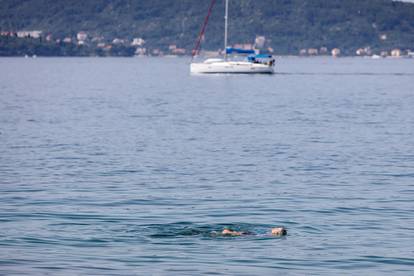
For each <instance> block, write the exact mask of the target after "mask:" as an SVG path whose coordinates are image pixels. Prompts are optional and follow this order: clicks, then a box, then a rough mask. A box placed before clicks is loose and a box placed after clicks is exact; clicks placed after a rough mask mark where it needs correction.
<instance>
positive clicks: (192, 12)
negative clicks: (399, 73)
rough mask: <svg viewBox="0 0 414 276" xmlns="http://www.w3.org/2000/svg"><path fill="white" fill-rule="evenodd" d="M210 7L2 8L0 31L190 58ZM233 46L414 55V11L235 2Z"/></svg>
mask: <svg viewBox="0 0 414 276" xmlns="http://www.w3.org/2000/svg"><path fill="white" fill-rule="evenodd" d="M209 4H210V0H0V30H1V31H2V32H6V31H19V30H41V31H43V34H46V33H50V34H52V35H53V37H54V38H62V39H63V38H64V37H67V36H72V37H75V36H76V34H77V33H78V32H79V31H85V32H86V33H87V34H88V36H89V37H101V38H102V37H103V38H104V39H106V40H107V41H112V40H113V39H114V38H121V39H124V38H125V39H129V40H131V39H133V38H136V37H140V38H143V39H144V40H145V46H146V47H150V48H155V47H158V48H160V49H167V48H168V45H171V44H176V45H177V47H180V48H185V49H187V51H188V50H190V49H191V48H192V47H193V46H194V41H195V39H196V37H197V34H198V32H199V30H200V28H201V25H202V22H203V20H204V17H205V16H206V14H207V10H208V6H209ZM223 15H224V0H217V3H216V6H215V7H214V9H213V13H212V15H211V18H210V23H209V25H208V27H207V32H206V35H205V42H204V44H203V48H204V49H211V50H216V49H218V48H222V47H223V46H222V44H223V25H224V23H223ZM229 32H230V36H229V40H230V41H229V42H230V44H234V43H253V41H254V39H255V37H256V36H258V35H259V36H265V37H266V41H267V45H268V46H270V47H272V48H273V49H274V50H275V53H277V54H288V53H290V54H292V53H293V54H297V53H298V51H299V50H300V49H302V48H320V47H327V48H328V49H332V48H334V47H338V48H341V49H343V51H348V52H352V51H355V49H357V48H359V47H367V46H369V47H371V48H372V49H377V50H380V49H387V50H390V49H393V48H400V49H412V48H414V4H411V3H403V2H396V1H391V0H230V11H229Z"/></svg>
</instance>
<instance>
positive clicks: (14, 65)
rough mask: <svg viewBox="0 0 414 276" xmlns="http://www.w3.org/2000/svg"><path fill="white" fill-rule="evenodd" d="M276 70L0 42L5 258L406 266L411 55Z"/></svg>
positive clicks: (31, 269)
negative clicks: (225, 232) (232, 233)
mask: <svg viewBox="0 0 414 276" xmlns="http://www.w3.org/2000/svg"><path fill="white" fill-rule="evenodd" d="M276 72H277V73H276V74H274V75H190V73H189V60H188V59H185V58H182V59H181V58H177V59H173V58H170V59H169V58H37V59H23V58H3V59H0V274H2V275H202V274H204V275H207V274H211V275H276V274H278V273H280V274H283V275H344V274H352V275H389V274H392V275H410V274H411V275H412V271H413V270H414V235H413V233H414V59H379V60H372V59H363V58H338V59H333V58H279V59H277V63H276ZM274 226H284V227H286V228H287V230H288V234H287V236H285V237H272V236H269V235H267V233H268V231H269V230H270V228H271V227H274ZM225 227H231V228H234V229H236V230H242V231H250V232H253V233H255V234H256V235H248V236H242V237H222V236H220V235H217V233H219V232H220V231H221V230H222V229H223V228H225Z"/></svg>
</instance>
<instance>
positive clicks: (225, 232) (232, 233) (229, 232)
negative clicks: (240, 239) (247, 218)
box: [221, 228, 243, 236]
mask: <svg viewBox="0 0 414 276" xmlns="http://www.w3.org/2000/svg"><path fill="white" fill-rule="evenodd" d="M221 234H222V235H224V236H241V235H242V234H243V232H238V231H234V230H232V229H229V228H224V229H223V231H222V232H221Z"/></svg>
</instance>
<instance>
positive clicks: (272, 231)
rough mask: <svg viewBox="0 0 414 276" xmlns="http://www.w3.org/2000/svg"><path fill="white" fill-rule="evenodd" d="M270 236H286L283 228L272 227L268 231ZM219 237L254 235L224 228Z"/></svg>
mask: <svg viewBox="0 0 414 276" xmlns="http://www.w3.org/2000/svg"><path fill="white" fill-rule="evenodd" d="M269 234H270V235H271V236H285V235H286V234H287V230H286V228H284V227H274V228H271V229H270V233H269ZM221 235H223V236H225V237H226V236H227V237H236V236H245V235H255V233H253V232H245V231H235V230H232V229H231V228H224V229H223V231H221Z"/></svg>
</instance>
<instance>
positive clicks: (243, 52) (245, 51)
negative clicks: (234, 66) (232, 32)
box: [226, 47, 254, 54]
mask: <svg viewBox="0 0 414 276" xmlns="http://www.w3.org/2000/svg"><path fill="white" fill-rule="evenodd" d="M232 53H236V54H254V50H244V49H238V48H231V47H227V48H226V54H232Z"/></svg>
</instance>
